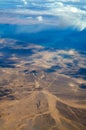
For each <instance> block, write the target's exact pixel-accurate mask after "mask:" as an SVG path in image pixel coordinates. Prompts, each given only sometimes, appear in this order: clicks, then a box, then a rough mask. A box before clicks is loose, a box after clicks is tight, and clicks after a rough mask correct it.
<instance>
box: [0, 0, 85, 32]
mask: <svg viewBox="0 0 86 130" xmlns="http://www.w3.org/2000/svg"><path fill="white" fill-rule="evenodd" d="M9 3H10V4H9ZM85 4H86V1H85V0H82V1H81V0H45V1H42V0H37V1H36V0H20V1H16V0H13V1H11V0H9V1H6V0H5V1H4V2H3V1H2V0H1V2H0V23H9V24H37V23H40V22H41V24H45V23H46V24H49V25H55V26H57V27H60V28H64V27H73V28H76V29H78V30H80V31H82V30H83V29H86V7H85ZM6 6H7V7H9V8H6ZM4 7H5V8H4ZM13 7H14V8H13ZM2 13H3V14H2Z"/></svg>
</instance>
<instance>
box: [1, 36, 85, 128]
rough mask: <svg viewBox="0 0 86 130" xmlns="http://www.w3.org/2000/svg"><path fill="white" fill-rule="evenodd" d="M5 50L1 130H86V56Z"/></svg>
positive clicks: (18, 47) (15, 46)
mask: <svg viewBox="0 0 86 130" xmlns="http://www.w3.org/2000/svg"><path fill="white" fill-rule="evenodd" d="M7 43H9V44H8V47H7ZM0 44H1V45H2V46H1V47H0V130H86V75H85V74H86V73H85V72H86V57H85V53H83V54H82V53H80V52H77V51H75V50H53V49H45V48H44V47H42V46H39V45H35V44H27V45H26V46H24V45H23V44H20V42H19V41H13V40H12V39H1V40H0ZM5 49H7V50H8V51H7V52H5Z"/></svg>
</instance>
